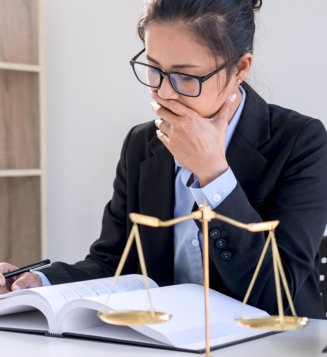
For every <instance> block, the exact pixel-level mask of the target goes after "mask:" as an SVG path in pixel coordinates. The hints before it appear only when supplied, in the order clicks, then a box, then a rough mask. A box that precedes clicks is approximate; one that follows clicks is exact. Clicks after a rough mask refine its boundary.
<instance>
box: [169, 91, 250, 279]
mask: <svg viewBox="0 0 327 357" xmlns="http://www.w3.org/2000/svg"><path fill="white" fill-rule="evenodd" d="M239 88H240V90H241V92H242V100H241V103H240V105H239V107H238V109H237V111H236V112H235V114H234V116H233V118H232V120H231V121H230V123H229V125H228V129H227V133H226V150H227V147H228V145H229V143H230V141H231V138H232V136H233V133H234V131H235V128H236V126H237V124H238V122H239V119H240V117H241V114H242V111H243V108H244V103H245V99H246V93H245V91H244V89H243V88H242V87H241V86H240V87H239ZM175 174H176V176H175V207H174V217H181V216H186V215H189V214H190V213H191V212H192V208H193V206H194V202H196V203H197V204H198V205H200V204H201V203H203V200H204V199H205V201H206V202H207V204H208V205H210V206H211V208H213V209H214V208H216V207H217V206H218V205H219V204H220V203H221V202H223V201H224V199H225V198H226V197H227V196H228V195H229V194H230V193H231V192H232V191H233V190H234V188H235V186H236V184H237V180H236V178H235V176H234V174H233V172H232V170H231V168H228V169H227V171H225V172H224V173H223V174H222V175H221V176H219V177H217V178H216V179H215V180H213V181H211V182H210V183H209V184H208V185H206V186H204V187H202V188H201V187H200V185H199V181H198V179H197V178H196V177H194V183H193V184H192V185H191V186H187V182H188V180H189V178H190V175H191V172H190V171H188V170H187V169H185V168H184V167H182V166H181V165H180V163H179V162H178V161H177V160H176V159H175ZM174 251H175V254H174V283H175V284H182V283H195V284H203V264H202V234H201V232H200V231H199V229H198V227H197V225H196V224H195V222H194V221H193V220H188V221H185V222H181V223H178V224H177V225H175V226H174Z"/></svg>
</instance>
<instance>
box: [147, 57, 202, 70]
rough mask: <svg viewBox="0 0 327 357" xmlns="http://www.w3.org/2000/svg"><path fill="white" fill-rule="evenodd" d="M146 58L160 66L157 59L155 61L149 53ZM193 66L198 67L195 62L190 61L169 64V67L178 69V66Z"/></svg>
mask: <svg viewBox="0 0 327 357" xmlns="http://www.w3.org/2000/svg"><path fill="white" fill-rule="evenodd" d="M146 58H147V60H148V61H151V62H153V63H155V64H157V65H158V66H160V63H159V62H158V61H156V60H155V59H154V58H152V57H151V56H149V55H146ZM195 67H199V66H197V65H195V64H190V63H183V64H174V65H172V66H171V68H174V69H180V68H195Z"/></svg>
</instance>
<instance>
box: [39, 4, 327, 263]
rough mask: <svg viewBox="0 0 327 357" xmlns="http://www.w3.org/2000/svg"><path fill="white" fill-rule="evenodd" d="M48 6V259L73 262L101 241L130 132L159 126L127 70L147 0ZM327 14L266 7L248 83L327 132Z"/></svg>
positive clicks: (301, 7) (321, 9)
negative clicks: (152, 124) (152, 122)
mask: <svg viewBox="0 0 327 357" xmlns="http://www.w3.org/2000/svg"><path fill="white" fill-rule="evenodd" d="M44 1H45V34H46V67H47V70H46V74H47V83H46V91H47V92H46V95H47V214H46V220H47V238H48V256H49V257H50V258H51V259H53V260H56V259H60V260H65V261H67V262H73V261H75V260H77V259H82V258H83V257H84V256H85V254H86V253H87V251H88V247H89V245H90V244H91V243H92V242H93V241H94V240H95V239H96V238H97V237H98V236H99V233H100V228H101V217H102V212H103V208H104V205H105V203H106V202H107V201H108V200H109V199H110V197H111V194H112V182H113V179H114V175H115V168H116V164H117V160H118V157H119V152H120V148H121V145H122V141H123V139H124V137H125V135H126V133H127V131H128V130H129V128H130V127H131V126H132V125H134V124H136V123H140V122H143V121H147V120H151V119H152V118H153V115H152V112H151V110H150V109H149V102H150V100H149V96H148V95H147V89H146V88H145V87H142V86H141V85H139V84H138V83H137V81H136V79H135V78H134V75H133V73H132V70H131V68H130V66H129V63H128V61H129V59H130V58H131V57H132V56H133V55H134V54H136V53H137V51H139V50H140V49H141V46H142V45H141V43H140V41H139V40H138V39H137V36H136V30H135V24H136V20H137V17H138V14H139V12H140V9H141V4H142V0H119V1H113V0H44ZM326 12H327V2H326V0H315V1H314V2H309V1H307V0H287V1H285V0H264V6H263V8H262V10H261V11H260V12H259V13H258V17H257V20H258V22H257V23H258V35H257V40H256V52H255V53H256V55H255V66H254V71H252V74H251V83H252V84H253V85H254V86H255V88H256V89H257V90H258V91H259V92H260V93H262V94H263V95H264V97H265V98H266V99H267V100H268V101H270V102H275V103H277V104H280V105H283V106H286V107H290V108H293V109H296V110H298V111H300V112H303V113H306V114H309V115H311V116H314V117H318V118H320V119H322V120H323V121H324V123H325V125H327V108H326V105H324V102H325V94H326V90H325V87H326V82H327V74H326V71H325V69H324V65H325V64H326V63H327V49H326V45H325V42H326V40H325V34H326V33H327V21H326V15H325V14H326Z"/></svg>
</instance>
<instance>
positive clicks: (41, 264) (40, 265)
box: [3, 259, 51, 279]
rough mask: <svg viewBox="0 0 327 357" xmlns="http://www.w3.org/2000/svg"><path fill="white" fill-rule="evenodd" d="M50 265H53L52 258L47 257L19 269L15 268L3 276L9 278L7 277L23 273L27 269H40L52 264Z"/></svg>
mask: <svg viewBox="0 0 327 357" xmlns="http://www.w3.org/2000/svg"><path fill="white" fill-rule="evenodd" d="M50 265H51V263H50V260H49V259H46V260H42V261H41V262H38V263H34V264H31V265H26V266H25V267H22V268H19V269H17V270H13V271H11V272H9V273H5V274H3V276H4V277H5V278H6V279H7V278H11V277H12V276H16V275H19V274H23V273H25V272H27V271H33V270H39V269H41V268H45V266H50Z"/></svg>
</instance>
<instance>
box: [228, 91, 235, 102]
mask: <svg viewBox="0 0 327 357" xmlns="http://www.w3.org/2000/svg"><path fill="white" fill-rule="evenodd" d="M229 100H230V102H232V103H234V102H235V100H236V93H233V94H232V95H231V96H229Z"/></svg>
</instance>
